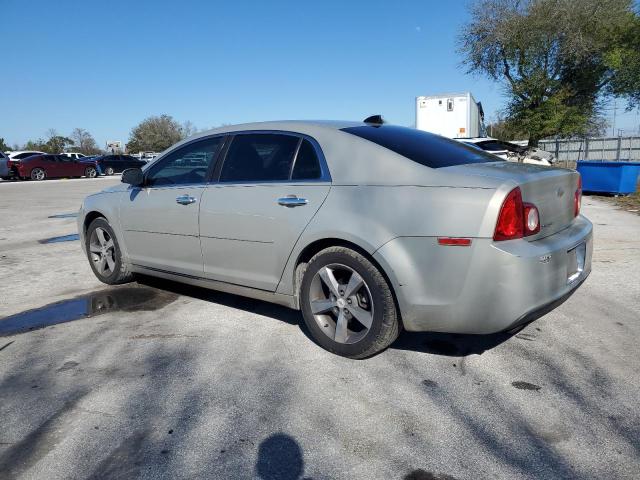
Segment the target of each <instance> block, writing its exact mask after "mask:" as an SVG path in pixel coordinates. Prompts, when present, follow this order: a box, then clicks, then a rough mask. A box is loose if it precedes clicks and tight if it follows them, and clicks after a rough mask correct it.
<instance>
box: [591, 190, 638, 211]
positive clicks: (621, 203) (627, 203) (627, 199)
mask: <svg viewBox="0 0 640 480" xmlns="http://www.w3.org/2000/svg"><path fill="white" fill-rule="evenodd" d="M600 198H603V199H604V200H606V201H607V202H609V203H613V204H614V205H616V206H617V207H620V208H621V209H623V210H626V211H627V212H631V213H635V214H636V215H640V192H636V193H632V194H631V195H621V196H619V197H600Z"/></svg>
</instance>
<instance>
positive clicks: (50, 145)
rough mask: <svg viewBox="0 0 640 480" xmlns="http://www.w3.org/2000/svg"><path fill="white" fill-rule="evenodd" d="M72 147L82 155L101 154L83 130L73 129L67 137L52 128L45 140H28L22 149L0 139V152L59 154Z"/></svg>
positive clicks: (90, 136) (90, 137) (88, 134)
mask: <svg viewBox="0 0 640 480" xmlns="http://www.w3.org/2000/svg"><path fill="white" fill-rule="evenodd" d="M70 147H73V150H74V151H76V152H80V153H82V154H84V155H95V154H98V153H102V150H101V149H100V148H99V147H98V144H97V143H96V140H95V139H94V138H93V136H92V135H91V134H90V133H89V132H88V131H87V130H85V129H84V128H74V129H73V131H72V132H71V134H70V135H69V136H68V137H67V136H64V135H60V134H59V133H58V132H57V131H56V130H55V129H54V128H50V129H49V130H47V135H46V138H38V139H36V140H28V141H27V142H25V143H24V144H23V145H22V147H21V146H19V145H13V146H11V147H10V146H9V145H7V143H6V142H5V140H4V138H0V151H3V152H5V151H8V150H36V151H40V152H45V153H61V152H64V151H65V150H68V149H69V148H70Z"/></svg>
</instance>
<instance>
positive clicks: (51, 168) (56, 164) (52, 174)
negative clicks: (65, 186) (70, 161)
mask: <svg viewBox="0 0 640 480" xmlns="http://www.w3.org/2000/svg"><path fill="white" fill-rule="evenodd" d="M37 163H38V165H37V166H38V167H41V168H43V169H44V171H45V173H46V175H47V178H57V177H61V176H62V173H61V172H62V167H61V162H60V160H59V159H58V156H57V155H42V156H41V157H40V160H39V161H38V162H37Z"/></svg>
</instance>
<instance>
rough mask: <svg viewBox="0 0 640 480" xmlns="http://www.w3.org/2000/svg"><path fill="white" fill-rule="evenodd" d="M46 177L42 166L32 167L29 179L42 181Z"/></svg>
mask: <svg viewBox="0 0 640 480" xmlns="http://www.w3.org/2000/svg"><path fill="white" fill-rule="evenodd" d="M45 178H47V172H45V171H44V168H40V167H37V168H34V169H33V170H31V180H37V181H42V180H44V179H45Z"/></svg>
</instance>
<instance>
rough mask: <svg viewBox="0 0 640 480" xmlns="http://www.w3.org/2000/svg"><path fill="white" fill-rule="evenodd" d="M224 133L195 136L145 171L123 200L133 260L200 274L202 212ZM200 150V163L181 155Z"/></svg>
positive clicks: (126, 237) (122, 217)
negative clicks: (202, 200) (184, 162)
mask: <svg viewBox="0 0 640 480" xmlns="http://www.w3.org/2000/svg"><path fill="white" fill-rule="evenodd" d="M222 142H223V137H209V138H206V139H201V140H196V141H193V142H191V143H189V144H187V145H184V146H182V147H180V148H178V149H176V150H174V151H173V152H171V153H169V154H167V155H166V156H165V157H164V158H162V159H160V160H159V161H158V162H156V163H155V164H154V165H152V166H150V167H149V169H148V170H147V171H146V172H145V182H144V184H143V186H142V187H131V188H130V189H129V191H128V192H127V194H126V195H125V196H124V197H123V198H122V199H121V201H120V221H121V225H122V230H123V235H124V240H125V245H126V247H127V251H128V253H129V256H130V258H131V261H132V263H134V264H136V265H142V266H145V267H148V268H152V269H157V270H161V271H168V272H175V273H181V274H187V275H197V276H202V254H201V251H200V240H199V238H198V233H199V232H198V210H199V208H200V198H201V196H202V192H203V191H204V187H205V183H206V180H207V178H208V176H209V175H210V173H211V171H212V169H213V166H214V162H215V158H216V156H217V154H218V151H219V149H220V146H221V144H222ZM193 152H198V153H199V154H201V155H202V156H203V157H205V158H206V164H205V165H202V166H200V167H190V168H184V167H182V166H181V164H182V158H183V157H184V156H186V155H190V154H192V153H193Z"/></svg>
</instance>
